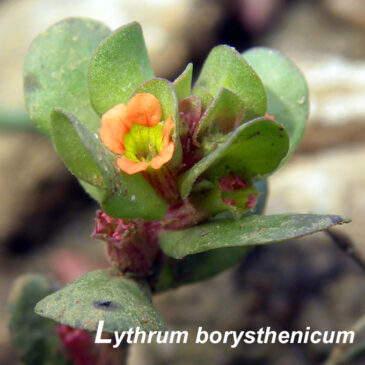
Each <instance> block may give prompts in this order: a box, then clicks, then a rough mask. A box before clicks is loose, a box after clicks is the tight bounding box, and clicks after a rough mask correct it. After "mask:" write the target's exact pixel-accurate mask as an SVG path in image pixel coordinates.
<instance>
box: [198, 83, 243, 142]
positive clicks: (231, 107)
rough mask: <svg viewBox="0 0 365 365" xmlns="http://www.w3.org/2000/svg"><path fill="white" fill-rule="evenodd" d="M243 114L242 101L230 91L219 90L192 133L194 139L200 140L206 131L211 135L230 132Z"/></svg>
mask: <svg viewBox="0 0 365 365" xmlns="http://www.w3.org/2000/svg"><path fill="white" fill-rule="evenodd" d="M243 114H244V104H243V100H242V99H241V98H240V97H239V96H238V95H237V94H235V93H233V92H232V91H229V90H228V89H225V88H224V87H223V88H221V89H220V90H219V91H218V94H217V95H216V97H215V98H214V100H213V102H212V103H211V104H210V106H209V107H208V108H207V109H206V111H205V113H204V115H203V116H202V118H201V120H200V122H199V124H198V127H197V129H196V131H195V133H194V139H195V140H198V139H199V137H200V138H202V137H203V135H204V132H206V131H207V129H209V131H210V132H211V133H214V132H215V133H217V132H219V133H223V134H227V133H228V132H231V131H232V130H233V129H234V128H235V127H237V126H238V125H239V124H240V122H241V120H242V118H243ZM215 129H216V130H215Z"/></svg>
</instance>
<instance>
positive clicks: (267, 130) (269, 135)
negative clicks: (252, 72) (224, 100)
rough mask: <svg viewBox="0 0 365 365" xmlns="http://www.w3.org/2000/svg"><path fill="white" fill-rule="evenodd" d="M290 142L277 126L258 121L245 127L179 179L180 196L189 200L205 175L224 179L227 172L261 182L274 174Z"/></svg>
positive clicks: (275, 123) (269, 121) (241, 127)
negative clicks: (195, 184)
mask: <svg viewBox="0 0 365 365" xmlns="http://www.w3.org/2000/svg"><path fill="white" fill-rule="evenodd" d="M288 147H289V138H288V135H287V134H286V132H285V130H284V128H283V127H282V126H281V125H280V124H278V123H277V122H275V121H273V120H270V119H267V118H258V119H255V120H252V121H250V122H247V123H245V124H242V125H241V126H240V127H239V128H237V129H236V130H234V131H233V132H232V133H231V135H230V136H229V138H228V139H227V140H226V141H225V142H224V143H222V144H221V145H219V147H217V148H216V149H215V150H214V151H213V152H211V153H210V154H208V155H207V156H205V157H204V158H203V159H201V160H200V161H199V162H198V163H196V164H195V165H194V166H193V167H192V168H191V169H190V170H188V171H186V172H185V173H184V174H183V175H182V177H181V178H180V182H179V183H180V193H181V195H182V197H183V198H186V197H187V196H188V195H189V193H190V191H191V189H192V186H193V184H194V182H195V181H196V179H197V178H198V177H199V176H200V175H201V174H203V173H205V174H208V175H211V176H215V175H216V176H224V174H225V170H227V169H228V170H230V171H231V172H234V173H237V174H238V175H239V176H245V175H248V176H249V177H251V178H257V179H262V178H264V176H265V177H266V176H268V175H269V174H270V173H272V172H273V171H274V170H275V169H276V168H277V166H278V165H279V163H280V161H281V160H282V158H284V156H285V155H286V153H287V151H288Z"/></svg>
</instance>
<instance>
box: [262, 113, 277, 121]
mask: <svg viewBox="0 0 365 365" xmlns="http://www.w3.org/2000/svg"><path fill="white" fill-rule="evenodd" d="M264 117H265V118H268V119H271V120H274V119H275V117H274V116H273V115H269V114H268V113H265V115H264Z"/></svg>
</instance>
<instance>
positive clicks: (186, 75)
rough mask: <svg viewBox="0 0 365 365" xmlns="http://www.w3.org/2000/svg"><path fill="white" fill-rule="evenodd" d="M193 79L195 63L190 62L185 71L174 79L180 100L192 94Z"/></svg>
mask: <svg viewBox="0 0 365 365" xmlns="http://www.w3.org/2000/svg"><path fill="white" fill-rule="evenodd" d="M192 79H193V64H192V63H189V64H188V65H187V66H186V68H185V70H184V71H183V73H182V74H181V75H180V76H179V77H178V78H177V79H176V80H175V81H174V83H173V84H174V88H175V91H176V96H177V99H178V100H179V101H180V100H182V99H185V98H187V97H188V96H190V95H191V80H192Z"/></svg>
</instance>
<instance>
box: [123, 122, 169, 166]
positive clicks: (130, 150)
mask: <svg viewBox="0 0 365 365" xmlns="http://www.w3.org/2000/svg"><path fill="white" fill-rule="evenodd" d="M162 137H163V127H162V125H161V124H158V125H156V126H154V127H147V126H144V125H140V124H136V123H133V124H132V127H131V128H130V130H129V131H128V133H126V135H125V136H124V146H125V154H124V156H125V157H126V158H128V159H130V160H132V161H136V162H138V161H143V162H150V161H151V160H152V158H153V157H155V156H157V155H158V154H159V153H160V151H161V149H162V147H163V143H162V140H163V138H162Z"/></svg>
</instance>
